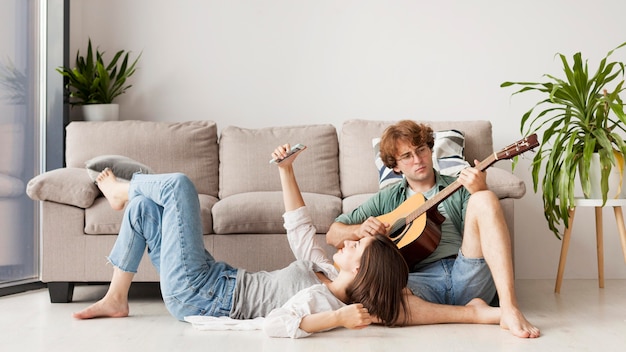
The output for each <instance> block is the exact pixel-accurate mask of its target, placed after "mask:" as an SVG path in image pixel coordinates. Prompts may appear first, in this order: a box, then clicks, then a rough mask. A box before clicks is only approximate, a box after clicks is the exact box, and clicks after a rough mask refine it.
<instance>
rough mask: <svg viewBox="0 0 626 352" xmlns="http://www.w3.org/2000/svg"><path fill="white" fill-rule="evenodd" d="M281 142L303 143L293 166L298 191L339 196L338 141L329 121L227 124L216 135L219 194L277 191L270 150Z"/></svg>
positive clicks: (277, 185)
mask: <svg viewBox="0 0 626 352" xmlns="http://www.w3.org/2000/svg"><path fill="white" fill-rule="evenodd" d="M282 143H290V144H291V145H295V144H298V143H301V144H304V145H306V146H307V150H305V151H304V152H303V153H301V154H300V155H299V156H298V161H297V167H296V168H295V172H296V177H297V179H298V184H299V186H300V190H301V191H302V192H312V193H319V194H327V195H332V196H337V197H340V196H341V193H340V190H339V162H338V155H339V144H338V141H337V130H336V128H335V127H334V126H333V125H300V126H286V127H269V128H260V129H248V128H240V127H235V126H228V127H226V128H225V129H223V130H222V132H221V134H220V139H219V153H220V172H219V177H220V182H219V184H220V191H219V198H220V199H224V198H226V197H229V196H232V195H235V194H241V193H249V192H266V191H280V190H281V186H280V179H279V177H278V171H277V170H276V165H273V164H270V163H269V160H270V159H271V154H272V152H273V151H274V149H275V148H276V146H278V145H279V144H282Z"/></svg>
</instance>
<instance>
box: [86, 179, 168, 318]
mask: <svg viewBox="0 0 626 352" xmlns="http://www.w3.org/2000/svg"><path fill="white" fill-rule="evenodd" d="M98 187H100V189H101V190H102V191H103V193H104V194H105V196H106V197H107V198H108V199H109V202H118V200H119V199H121V204H122V207H123V206H124V204H125V203H126V200H127V197H128V183H125V182H118V181H117V180H116V179H115V176H113V174H112V173H111V172H110V170H105V171H104V172H103V173H102V174H100V176H99V177H98ZM123 198H126V199H123ZM118 203H119V202H118ZM116 204H117V203H116ZM111 206H112V207H115V206H114V204H111ZM160 219H161V209H159V207H158V206H157V205H156V204H155V203H154V202H152V201H150V200H149V199H146V198H144V197H136V198H134V199H132V200H131V201H130V202H129V204H128V206H127V207H126V210H125V212H124V218H123V220H122V225H121V228H120V232H119V235H118V237H117V239H116V241H115V244H114V246H113V249H112V250H111V254H110V255H109V258H108V259H109V262H110V263H111V264H112V265H113V266H114V269H113V277H112V279H111V284H110V286H109V289H108V291H107V293H106V295H105V296H104V297H103V298H102V299H101V300H99V301H98V302H96V303H95V304H93V305H91V306H89V307H87V308H86V309H84V310H82V311H80V312H77V313H75V314H74V317H75V318H78V319H89V318H96V317H125V316H128V313H129V307H128V291H129V289H130V285H131V282H132V279H133V277H134V275H135V273H136V272H137V267H138V266H139V262H140V261H141V257H142V256H143V252H144V250H145V248H146V238H145V237H144V235H143V234H144V233H152V234H155V235H153V236H152V237H153V240H152V241H151V243H150V247H151V249H155V247H156V250H152V251H149V252H151V257H152V262H153V263H154V264H155V266H156V267H157V270H158V268H159V258H158V253H159V252H160V251H159V250H158V246H159V245H160V244H159V242H158V241H156V242H155V240H154V239H157V238H159V237H160V233H161V231H160V223H161V220H160Z"/></svg>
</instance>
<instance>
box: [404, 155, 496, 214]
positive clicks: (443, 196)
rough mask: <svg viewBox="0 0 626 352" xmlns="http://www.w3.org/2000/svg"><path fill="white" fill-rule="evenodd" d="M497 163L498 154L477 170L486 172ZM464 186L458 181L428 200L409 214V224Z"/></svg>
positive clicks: (481, 164) (490, 157) (479, 164)
mask: <svg viewBox="0 0 626 352" xmlns="http://www.w3.org/2000/svg"><path fill="white" fill-rule="evenodd" d="M496 161H498V157H497V155H496V153H493V154H491V155H489V156H488V157H487V158H486V159H485V160H483V161H481V162H480V163H478V165H476V166H475V168H476V169H478V170H479V171H484V170H486V169H487V168H488V167H490V166H491V165H493V164H494V163H495V162H496ZM462 186H463V185H461V183H460V182H459V181H458V180H456V181H454V182H452V183H451V184H450V185H449V186H447V187H446V188H444V189H443V190H441V191H440V192H438V193H437V194H435V196H433V197H432V198H430V199H428V200H426V201H425V202H424V204H422V205H421V206H420V207H418V208H417V209H415V211H413V212H412V213H411V214H409V215H408V216H407V217H406V221H407V223H409V222H411V221H413V220H415V219H417V218H418V217H420V216H421V215H422V214H424V213H426V212H427V211H428V210H430V209H431V208H433V207H436V206H437V205H439V203H441V202H443V201H444V200H446V198H448V197H450V196H451V195H452V194H453V193H454V192H456V191H458V190H459V188H461V187H462Z"/></svg>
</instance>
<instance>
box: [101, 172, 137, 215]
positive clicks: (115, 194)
mask: <svg viewBox="0 0 626 352" xmlns="http://www.w3.org/2000/svg"><path fill="white" fill-rule="evenodd" d="M96 182H97V184H98V188H99V189H100V191H102V194H104V196H105V197H106V199H107V200H108V201H109V204H110V205H111V208H113V209H115V210H122V209H124V205H126V202H127V201H128V188H129V183H128V182H122V181H119V180H118V179H117V178H116V177H115V175H114V174H113V171H111V169H109V168H106V169H104V170H102V172H101V173H100V174H99V175H98V177H96Z"/></svg>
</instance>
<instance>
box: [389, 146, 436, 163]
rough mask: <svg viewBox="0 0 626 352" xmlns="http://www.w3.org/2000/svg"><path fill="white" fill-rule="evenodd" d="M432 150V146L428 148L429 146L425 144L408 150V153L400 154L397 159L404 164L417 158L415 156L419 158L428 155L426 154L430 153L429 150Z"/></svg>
mask: <svg viewBox="0 0 626 352" xmlns="http://www.w3.org/2000/svg"><path fill="white" fill-rule="evenodd" d="M429 150H430V148H428V146H426V145H423V146H421V147H417V148H415V149H414V150H412V151H410V152H408V153H404V154H402V155H400V156H399V157H397V158H396V161H398V162H400V163H402V164H405V165H407V164H410V163H411V162H413V160H414V159H415V157H418V158H420V159H421V158H423V157H425V156H426V154H428V151H429Z"/></svg>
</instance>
